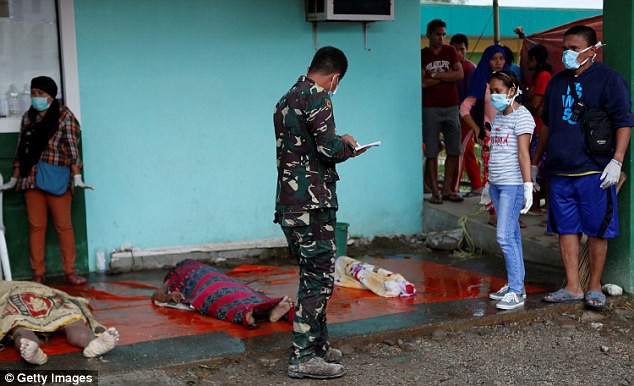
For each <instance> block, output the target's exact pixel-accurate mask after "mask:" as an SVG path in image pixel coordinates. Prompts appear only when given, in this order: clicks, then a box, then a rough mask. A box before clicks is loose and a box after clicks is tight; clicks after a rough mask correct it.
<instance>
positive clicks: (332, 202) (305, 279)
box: [273, 47, 361, 378]
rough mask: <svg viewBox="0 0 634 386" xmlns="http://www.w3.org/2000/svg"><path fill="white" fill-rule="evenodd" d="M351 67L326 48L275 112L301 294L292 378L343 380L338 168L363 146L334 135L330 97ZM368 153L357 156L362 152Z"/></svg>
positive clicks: (279, 201) (282, 206)
mask: <svg viewBox="0 0 634 386" xmlns="http://www.w3.org/2000/svg"><path fill="white" fill-rule="evenodd" d="M347 67H348V61H347V59H346V57H345V55H344V53H343V52H341V51H340V50H339V49H337V48H334V47H323V48H321V49H319V50H318V51H317V52H316V53H315V56H314V58H313V60H312V62H311V64H310V67H309V68H308V74H307V75H306V76H300V77H299V79H298V80H297V83H295V85H293V87H291V89H290V90H289V91H288V92H287V93H286V95H284V96H283V97H282V98H281V99H280V101H279V102H278V103H277V105H276V106H275V113H274V115H273V121H274V124H275V136H276V140H277V143H276V145H277V172H278V174H277V195H276V206H275V222H277V223H279V224H280V225H281V227H282V230H283V231H284V235H285V236H286V239H287V240H288V245H289V249H290V252H291V254H292V255H293V256H295V258H296V259H297V263H298V265H299V289H298V293H297V305H296V308H295V320H294V323H293V337H292V350H291V354H290V359H289V368H288V374H289V376H291V377H294V378H304V377H310V378H336V377H340V376H342V375H343V374H344V373H345V370H344V368H343V366H342V365H341V364H339V362H340V361H341V359H342V355H341V351H339V350H336V349H333V348H330V347H329V342H328V328H327V326H326V306H327V304H328V300H329V299H330V296H331V294H332V289H333V285H334V271H335V268H334V263H335V257H336V256H335V255H336V246H335V223H336V221H337V220H336V212H337V206H338V205H337V194H336V191H335V184H336V181H337V180H338V179H339V176H338V175H337V172H336V170H335V164H336V163H338V162H343V161H345V160H347V159H348V158H350V157H352V156H354V155H356V154H355V150H354V149H355V146H356V145H357V142H356V141H355V140H354V138H352V137H351V136H349V135H343V136H339V135H337V134H336V133H335V120H334V117H333V113H332V102H331V96H332V94H334V92H335V91H336V89H337V87H338V86H339V82H340V81H341V79H342V78H343V76H344V75H345V72H346V70H347ZM360 153H361V152H359V153H357V154H360Z"/></svg>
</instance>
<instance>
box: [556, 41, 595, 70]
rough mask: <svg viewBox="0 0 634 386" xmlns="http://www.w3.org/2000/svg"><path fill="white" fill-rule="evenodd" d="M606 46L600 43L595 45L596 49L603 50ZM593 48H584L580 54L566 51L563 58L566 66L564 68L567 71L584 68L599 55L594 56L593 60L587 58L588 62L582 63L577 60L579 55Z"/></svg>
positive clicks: (562, 60)
mask: <svg viewBox="0 0 634 386" xmlns="http://www.w3.org/2000/svg"><path fill="white" fill-rule="evenodd" d="M604 45H605V44H603V43H601V42H598V43H597V44H595V45H594V47H596V48H601V47H602V46H604ZM592 47H593V46H590V47H587V48H584V49H583V50H581V51H579V52H576V51H573V50H566V51H564V54H563V55H562V57H561V62H562V63H563V64H564V67H565V68H566V70H576V69H578V68H579V67H581V66H583V65H584V64H585V63H586V62H587V61H588V60H590V59H592V61H594V57H595V56H597V54H594V56H592V57H591V58H590V57H588V58H586V60H584V61H583V62H582V63H579V62H577V58H578V57H579V54H581V53H583V52H586V51H588V50H589V49H590V48H592Z"/></svg>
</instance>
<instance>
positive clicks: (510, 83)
mask: <svg viewBox="0 0 634 386" xmlns="http://www.w3.org/2000/svg"><path fill="white" fill-rule="evenodd" d="M488 83H489V88H490V90H491V104H492V105H493V107H495V109H496V110H497V111H498V113H497V114H496V116H495V118H494V119H493V122H492V123H491V133H490V135H491V142H490V146H491V159H490V161H489V183H488V185H489V187H488V189H489V194H490V196H491V200H492V201H493V206H494V207H495V209H496V211H497V218H498V219H497V228H496V236H497V241H498V244H499V245H500V248H501V249H502V252H503V253H504V261H505V264H506V272H507V278H508V283H507V284H506V285H505V286H504V287H502V288H501V289H500V290H498V291H497V292H494V293H491V294H490V295H489V297H490V298H491V299H494V300H499V302H498V303H497V304H496V307H497V308H499V309H503V310H510V309H513V308H517V307H521V306H523V305H524V298H525V297H526V291H525V290H524V255H523V253H522V238H521V234H520V224H519V216H520V213H526V212H527V211H528V210H529V208H530V207H531V205H532V204H533V183H532V182H531V160H530V151H529V146H530V140H531V135H532V134H533V130H534V129H535V121H534V120H533V117H532V116H531V113H530V112H529V111H528V110H527V109H526V108H525V107H524V106H522V105H521V104H520V103H519V102H518V101H517V96H518V95H519V94H520V91H519V81H518V80H517V77H516V76H515V74H514V73H513V72H511V71H498V72H495V73H493V74H492V75H491V76H490V77H489V82H488Z"/></svg>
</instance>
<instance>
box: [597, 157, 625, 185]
mask: <svg viewBox="0 0 634 386" xmlns="http://www.w3.org/2000/svg"><path fill="white" fill-rule="evenodd" d="M620 176H621V163H620V162H619V161H617V160H615V159H611V160H610V163H609V164H608V166H606V167H605V169H603V173H601V181H603V182H602V183H601V189H605V188H609V187H610V186H612V185H616V183H617V182H619V177H620Z"/></svg>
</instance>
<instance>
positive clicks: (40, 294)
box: [0, 280, 105, 339]
mask: <svg viewBox="0 0 634 386" xmlns="http://www.w3.org/2000/svg"><path fill="white" fill-rule="evenodd" d="M76 320H83V321H84V322H86V323H88V324H89V326H90V328H91V329H92V330H93V331H94V332H95V333H100V332H103V331H105V328H104V326H102V325H101V324H99V323H98V322H97V321H96V320H95V319H94V317H93V315H92V313H91V312H90V310H89V308H88V300H86V299H84V298H80V297H74V296H70V295H69V294H67V293H66V292H64V291H60V290H56V289H54V288H51V287H47V286H46V285H44V284H38V283H34V282H30V281H4V280H0V339H3V338H4V337H5V336H6V335H7V334H8V333H9V332H10V331H11V330H12V329H14V328H16V327H24V328H28V329H30V330H33V331H36V332H52V331H56V330H58V329H59V328H61V327H64V326H66V325H67V324H69V323H72V322H74V321H76Z"/></svg>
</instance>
